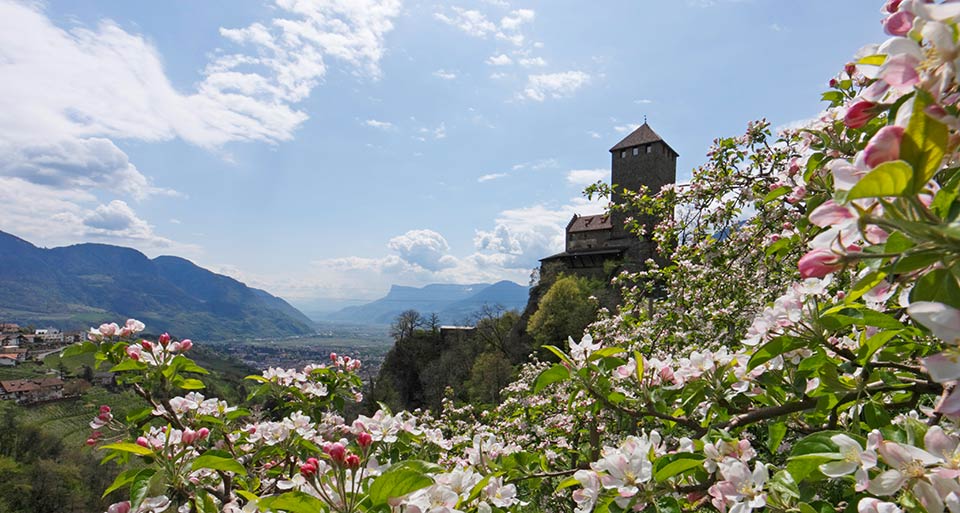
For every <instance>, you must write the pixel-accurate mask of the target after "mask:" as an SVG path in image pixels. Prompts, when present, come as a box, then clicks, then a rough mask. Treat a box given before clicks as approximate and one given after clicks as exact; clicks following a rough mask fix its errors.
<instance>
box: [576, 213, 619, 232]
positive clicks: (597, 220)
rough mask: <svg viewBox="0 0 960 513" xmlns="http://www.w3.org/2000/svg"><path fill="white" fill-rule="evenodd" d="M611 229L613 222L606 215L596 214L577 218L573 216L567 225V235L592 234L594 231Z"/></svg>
mask: <svg viewBox="0 0 960 513" xmlns="http://www.w3.org/2000/svg"><path fill="white" fill-rule="evenodd" d="M612 228H613V222H611V221H610V216H609V215H607V214H596V215H592V216H578V215H576V214H574V216H573V219H571V220H570V223H569V224H567V233H577V232H592V231H594V230H610V229H612Z"/></svg>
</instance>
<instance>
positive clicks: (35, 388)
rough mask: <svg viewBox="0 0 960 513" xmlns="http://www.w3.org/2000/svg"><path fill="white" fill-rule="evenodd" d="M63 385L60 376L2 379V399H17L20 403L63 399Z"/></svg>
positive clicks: (0, 394)
mask: <svg viewBox="0 0 960 513" xmlns="http://www.w3.org/2000/svg"><path fill="white" fill-rule="evenodd" d="M63 385H64V383H63V380H62V379H60V378H37V379H15V380H10V381H0V399H7V400H12V401H16V402H17V403H18V404H31V403H36V402H41V401H53V400H56V399H63Z"/></svg>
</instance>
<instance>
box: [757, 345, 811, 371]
mask: <svg viewBox="0 0 960 513" xmlns="http://www.w3.org/2000/svg"><path fill="white" fill-rule="evenodd" d="M805 345H806V342H804V341H803V340H798V339H794V338H791V337H777V338H775V339H773V340H771V341H770V342H767V343H766V344H764V345H762V346H760V347H759V348H758V349H757V350H756V351H755V352H754V353H753V356H751V357H750V361H749V362H748V363H747V370H753V369H756V368H757V367H759V366H760V365H763V364H764V363H767V362H768V361H770V360H772V359H774V358H776V357H777V356H779V355H781V354H783V353H786V352H788V351H793V350H794V349H800V348H801V347H803V346H805Z"/></svg>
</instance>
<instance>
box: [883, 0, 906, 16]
mask: <svg viewBox="0 0 960 513" xmlns="http://www.w3.org/2000/svg"><path fill="white" fill-rule="evenodd" d="M902 2H903V0H887V5H885V6H883V8H884V9H885V10H886V11H887V12H888V13H890V14H893V13H895V12H897V9H899V8H900V4H901V3H902Z"/></svg>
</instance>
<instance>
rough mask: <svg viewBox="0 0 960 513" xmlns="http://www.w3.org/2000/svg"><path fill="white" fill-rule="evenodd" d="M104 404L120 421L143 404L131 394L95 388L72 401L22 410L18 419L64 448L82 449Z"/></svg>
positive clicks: (143, 404)
mask: <svg viewBox="0 0 960 513" xmlns="http://www.w3.org/2000/svg"><path fill="white" fill-rule="evenodd" d="M101 404H107V405H109V406H110V407H111V408H113V410H114V415H116V416H118V417H121V416H123V415H126V414H127V412H128V411H130V410H132V409H135V408H142V407H144V406H146V403H144V402H142V401H141V400H140V399H139V398H138V397H136V396H135V395H133V394H131V393H123V394H113V393H110V392H108V391H107V390H105V389H103V388H100V387H94V388H91V389H90V390H88V391H87V392H86V393H85V394H83V396H81V397H78V398H75V399H64V400H62V401H56V402H50V403H44V404H37V405H32V406H21V407H19V408H20V418H21V419H22V421H23V422H24V423H25V424H28V425H31V426H36V427H39V428H40V429H42V430H43V431H44V432H46V433H49V434H51V435H54V436H56V437H58V438H60V439H62V440H63V442H64V444H66V445H74V446H79V445H82V444H83V442H84V440H86V439H87V436H89V435H90V426H89V423H90V420H91V419H92V418H93V417H94V416H95V415H96V414H97V408H99V407H100V405H101Z"/></svg>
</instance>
